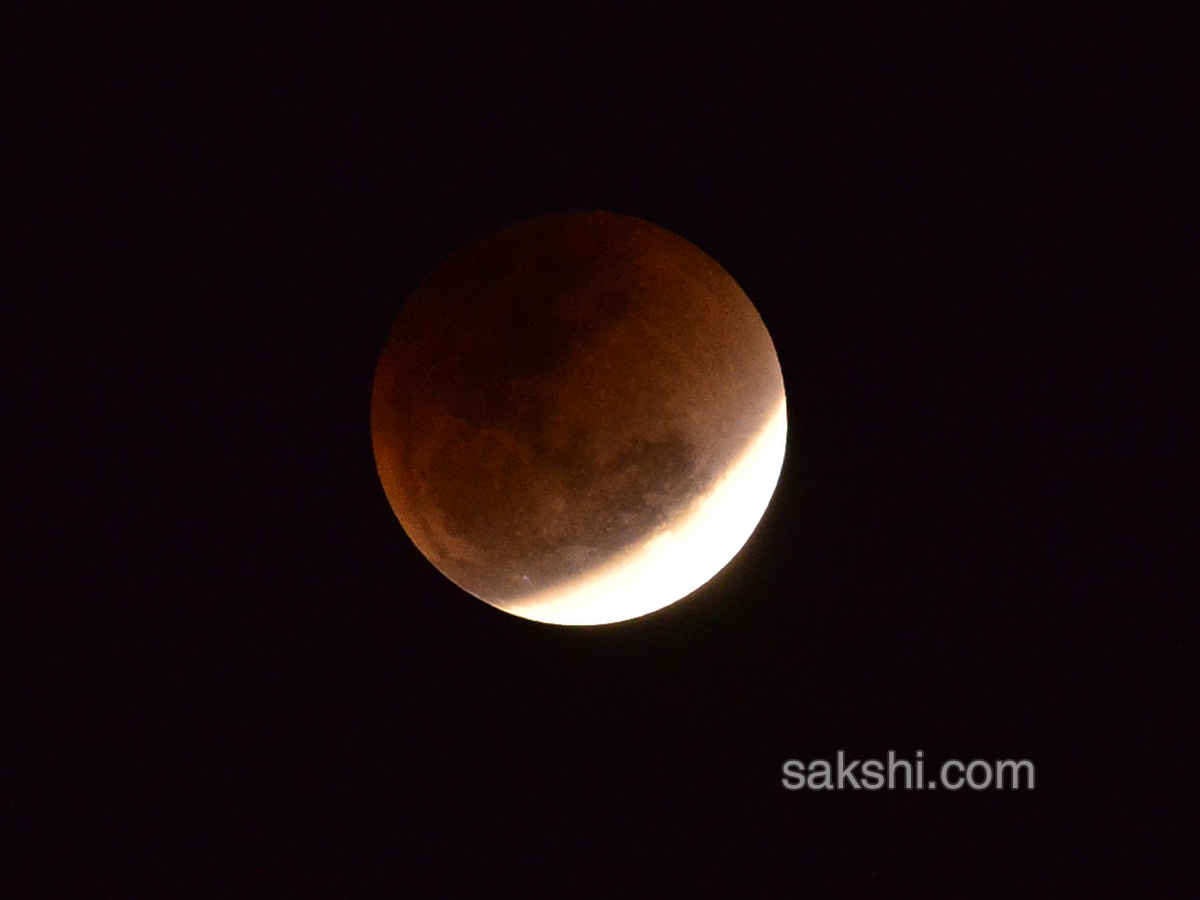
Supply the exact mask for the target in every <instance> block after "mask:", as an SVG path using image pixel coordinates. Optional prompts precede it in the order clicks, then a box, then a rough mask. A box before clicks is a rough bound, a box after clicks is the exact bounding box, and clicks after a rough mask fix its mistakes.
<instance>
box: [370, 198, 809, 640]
mask: <svg viewBox="0 0 1200 900" xmlns="http://www.w3.org/2000/svg"><path fill="white" fill-rule="evenodd" d="M786 432H787V413H786V403H785V397H784V386H783V377H782V374H781V371H780V367H779V361H778V358H777V357H776V354H775V348H774V345H773V344H772V342H771V338H770V335H769V334H768V332H767V328H766V326H765V325H764V323H763V321H762V319H761V318H760V316H759V314H758V312H757V310H756V309H755V308H754V306H753V304H752V303H751V302H750V300H749V298H748V297H747V296H746V295H745V294H744V293H743V292H742V290H741V288H740V287H739V286H738V285H737V283H736V282H735V281H734V279H733V278H732V277H731V276H730V275H729V274H728V273H727V272H726V271H725V270H724V269H723V268H721V266H720V265H718V264H717V263H716V262H715V261H714V260H713V259H711V258H710V257H709V256H708V255H707V254H705V253H704V252H703V251H701V250H700V249H699V248H697V247H696V246H694V245H693V244H691V243H689V242H688V241H686V240H684V239H683V238H681V237H679V236H678V235H675V234H673V233H671V232H669V231H667V230H665V229H662V228H659V227H657V226H655V225H652V224H650V223H648V222H644V221H642V220H640V219H636V218H632V217H629V216H622V215H615V214H611V213H603V212H572V213H565V214H558V215H551V216H544V217H541V218H537V219H532V220H529V221H525V222H521V223H518V224H516V225H513V226H510V227H508V228H505V229H503V230H501V231H499V232H497V233H495V234H492V235H489V236H487V237H484V238H483V239H481V240H479V241H477V242H476V243H474V244H472V245H470V246H468V247H467V248H465V249H464V250H462V251H460V252H459V253H457V254H455V255H454V256H452V257H451V258H450V259H448V260H447V261H446V262H445V263H443V264H442V265H441V266H440V267H438V268H437V269H436V270H435V271H434V272H433V273H432V274H431V275H430V276H429V277H428V279H427V280H426V281H425V282H424V283H423V284H422V285H421V286H420V287H419V288H418V290H417V291H416V293H415V294H414V295H413V296H412V297H411V298H410V299H409V301H408V302H407V303H406V304H405V305H404V307H403V308H402V309H401V311H400V314H399V316H398V318H397V319H396V322H395V324H394V326H393V328H392V331H391V334H390V336H389V337H388V340H387V343H386V345H385V347H384V350H383V353H382V355H381V357H380V360H379V364H378V367H377V369H376V374H375V382H374V388H373V392H372V398H371V434H372V442H373V445H374V452H375V459H376V464H377V466H378V470H379V477H380V480H381V481H382V484H383V488H384V491H385V493H386V495H387V498H388V501H389V503H390V505H391V507H392V510H393V511H394V512H395V514H396V516H397V518H398V519H399V520H400V523H401V525H402V526H403V528H404V530H405V532H406V533H407V534H408V536H409V537H410V538H411V539H412V541H413V543H414V544H416V546H417V548H418V549H419V550H420V551H421V552H422V553H423V554H424V555H425V556H426V557H427V558H428V559H429V561H430V562H432V563H433V564H434V565H435V566H436V567H437V568H438V569H439V570H440V571H441V572H442V573H443V574H444V575H446V576H447V577H448V578H449V579H450V580H451V581H453V582H454V583H455V584H457V585H458V586H459V587H461V588H463V589H464V590H466V591H468V592H469V593H471V594H473V595H474V596H476V597H478V598H480V599H481V600H484V601H486V602H487V603H489V604H491V605H492V606H495V607H497V608H499V609H501V610H504V611H505V612H509V613H513V614H515V615H518V616H522V617H524V618H528V619H533V620H537V621H541V622H548V623H554V624H564V625H595V624H603V623H609V622H617V621H622V620H625V619H630V618H634V617H637V616H641V615H645V614H647V613H650V612H654V611H655V610H658V609H661V608H662V607H664V606H667V605H669V604H671V603H673V602H675V601H677V600H679V599H681V598H683V597H685V596H687V595H688V594H690V593H692V592H693V591H695V590H696V589H697V588H699V587H700V586H702V585H703V584H705V583H706V582H707V581H709V580H710V579H711V578H712V577H713V576H714V575H716V573H717V572H719V571H720V570H721V569H722V568H724V567H725V565H726V564H727V563H728V562H729V561H730V560H731V559H732V558H733V557H734V556H735V555H736V554H737V553H738V551H739V550H740V549H741V548H742V546H743V545H744V544H745V542H746V541H747V540H748V539H749V537H750V534H751V533H752V532H753V530H754V528H755V527H756V526H757V524H758V522H759V520H760V519H761V517H762V514H763V513H764V511H765V510H766V507H767V504H768V502H769V501H770V498H771V495H772V493H773V492H774V489H775V485H776V482H777V481H778V477H779V472H780V469H781V467H782V464H783V455H784V445H785V441H786Z"/></svg>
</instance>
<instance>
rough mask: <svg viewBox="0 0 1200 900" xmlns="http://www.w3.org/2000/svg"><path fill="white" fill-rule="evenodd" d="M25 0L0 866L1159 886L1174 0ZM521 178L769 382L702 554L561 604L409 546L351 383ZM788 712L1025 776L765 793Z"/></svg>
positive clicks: (1176, 702) (1173, 383)
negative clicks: (304, 4) (625, 228)
mask: <svg viewBox="0 0 1200 900" xmlns="http://www.w3.org/2000/svg"><path fill="white" fill-rule="evenodd" d="M910 6H916V7H918V8H915V9H913V8H909V7H910ZM44 14H45V11H44V10H43V11H42V12H41V13H39V17H41V16H42V15H44ZM1192 18H1194V16H1193V17H1192ZM23 24H28V25H29V26H31V28H30V29H29V31H28V38H26V37H25V36H24V33H22V32H20V31H19V30H18V32H17V33H18V37H19V38H20V39H19V40H18V42H17V43H18V44H20V46H19V47H18V48H17V49H16V50H14V53H13V55H11V56H10V60H11V61H13V63H14V64H13V65H11V66H10V72H11V74H13V75H15V76H16V77H15V78H14V79H13V80H12V82H11V84H12V85H13V87H14V88H15V91H14V95H13V97H12V99H13V100H15V105H14V106H12V107H11V108H12V109H13V110H14V115H13V121H14V122H18V121H19V122H22V123H28V124H32V125H33V127H32V128H29V129H27V130H24V129H21V130H17V131H15V132H13V133H14V134H16V135H17V136H18V138H19V145H20V146H19V150H20V157H19V158H20V165H19V166H18V167H16V168H14V169H13V172H14V173H15V177H14V178H13V179H12V181H11V183H10V184H9V186H8V188H7V189H6V191H7V193H8V194H9V195H10V196H11V199H12V202H11V203H10V205H9V208H10V210H12V211H13V212H14V213H15V216H14V218H13V220H12V221H13V222H15V225H16V227H15V229H14V230H13V232H12V233H13V236H14V237H15V241H14V242H12V243H11V244H10V246H11V252H10V254H9V258H10V260H11V261H12V262H13V264H14V265H13V267H12V269H13V271H15V272H17V273H18V276H19V281H18V287H17V288H16V290H15V291H14V292H13V296H14V297H15V298H16V301H17V302H16V303H15V304H14V305H13V306H14V313H15V314H14V315H12V316H11V317H10V322H11V323H12V324H11V327H9V328H8V329H6V330H7V335H6V338H5V341H6V343H8V344H9V348H8V350H7V351H6V352H7V354H8V357H9V359H10V361H11V362H12V365H11V367H10V369H9V371H10V372H11V375H10V377H9V378H8V379H7V381H8V383H9V387H10V388H11V389H13V396H14V397H15V398H16V399H17V401H18V403H17V406H16V413H15V416H14V417H13V418H12V419H11V420H10V421H11V422H12V423H13V424H12V431H11V432H10V440H9V443H10V450H12V451H14V452H15V454H16V459H15V462H14V463H13V464H12V465H11V466H10V470H9V471H10V476H11V483H10V485H9V488H8V493H9V495H10V497H11V499H12V503H11V504H10V506H9V508H10V509H11V510H13V513H12V516H11V518H10V521H9V525H10V528H9V529H8V531H9V532H10V537H9V539H8V541H7V543H8V546H9V548H10V550H11V551H12V552H13V559H14V564H13V565H12V566H10V567H9V576H10V579H9V580H11V581H12V582H13V584H14V588H13V589H12V590H11V592H9V596H10V597H11V598H15V599H16V600H17V602H16V604H15V605H14V606H13V607H11V608H14V609H15V610H16V611H17V616H16V620H15V621H16V624H15V627H14V628H13V629H10V630H9V633H10V635H13V636H15V637H16V638H17V640H16V642H15V644H16V652H15V654H14V655H13V656H10V659H12V660H15V668H14V669H13V671H12V673H11V675H10V677H9V681H10V684H13V685H15V686H16V687H17V691H16V696H17V706H16V713H15V717H14V718H13V719H12V721H13V722H15V728H14V729H12V730H11V731H9V730H7V729H6V731H7V733H8V737H6V738H5V743H6V744H8V745H9V749H10V750H14V751H15V753H14V754H13V759H15V762H12V763H10V764H6V767H5V768H6V772H5V782H6V783H7V784H8V787H7V788H6V791H7V793H8V794H9V797H8V801H7V802H6V803H5V813H4V815H5V817H6V819H7V820H8V830H7V834H6V838H5V842H6V845H7V847H6V850H5V853H6V855H7V856H8V858H9V859H10V861H11V863H12V865H11V867H10V868H9V871H10V872H11V873H13V874H15V877H16V880H17V883H18V884H19V885H20V887H19V888H18V893H16V894H14V896H19V895H22V894H24V893H26V892H27V893H33V892H35V891H38V890H42V889H44V890H45V891H46V892H47V893H49V894H51V895H54V896H60V897H65V896H81V897H82V896H124V895H125V893H124V892H125V891H126V890H128V889H130V886H131V885H135V884H143V883H145V884H150V885H152V886H154V889H155V890H156V891H157V892H158V894H157V895H159V896H230V895H246V896H250V895H253V896H264V895H267V894H264V893H263V892H264V891H265V892H268V893H269V892H271V891H273V890H276V889H285V888H286V890H287V891H288V896H294V897H301V896H362V895H366V894H368V893H370V892H371V889H372V888H377V887H388V888H392V889H394V891H395V892H398V893H399V895H400V896H435V895H441V894H443V893H447V894H449V893H454V891H455V890H456V889H461V888H463V887H468V888H474V889H476V890H481V891H483V892H484V894H483V895H490V894H492V893H493V892H495V893H503V892H505V891H506V890H507V889H514V888H515V889H517V890H518V892H519V893H520V894H521V895H522V896H566V895H567V892H568V891H570V892H571V893H572V894H574V893H578V892H584V893H587V892H588V891H589V889H595V890H596V891H597V892H598V893H600V894H602V895H606V896H620V895H626V896H629V895H631V896H675V895H682V893H683V891H685V890H687V891H689V892H694V891H696V890H699V891H701V892H702V893H703V892H705V891H706V890H708V891H711V892H713V893H715V894H718V895H721V896H730V895H732V891H733V890H737V891H738V892H739V893H740V894H745V895H747V896H793V895H797V894H799V893H800V892H801V891H807V890H812V891H813V892H816V893H832V894H835V895H841V896H857V895H859V894H862V895H870V896H880V895H883V896H903V895H911V894H913V893H914V891H916V890H920V891H921V893H922V894H940V893H950V894H954V895H956V896H973V897H979V896H1005V897H1011V896H1024V895H1035V896H1039V895H1040V896H1049V895H1052V894H1061V893H1063V892H1066V893H1070V892H1071V891H1073V890H1078V889H1079V888H1080V887H1081V886H1085V885H1086V886H1088V887H1090V888H1096V887H1106V888H1108V889H1110V890H1112V891H1114V892H1116V893H1120V894H1125V893H1131V894H1142V893H1148V892H1150V891H1153V892H1154V893H1155V894H1156V895H1159V896H1166V895H1169V894H1170V893H1171V892H1172V890H1173V889H1174V888H1178V887H1180V886H1181V885H1182V883H1183V882H1182V880H1181V875H1182V873H1181V871H1180V867H1181V864H1182V863H1183V862H1184V861H1185V859H1186V856H1187V853H1188V851H1187V841H1186V840H1185V838H1186V837H1187V835H1188V828H1186V827H1183V826H1181V825H1179V824H1177V823H1179V822H1181V821H1183V820H1182V818H1181V814H1182V813H1183V812H1184V798H1185V797H1186V796H1187V794H1188V791H1189V790H1190V788H1189V787H1188V784H1189V783H1190V779H1191V776H1190V775H1189V774H1188V773H1189V771H1190V769H1191V768H1193V764H1192V763H1191V762H1190V761H1189V759H1188V758H1187V756H1186V749H1187V747H1188V742H1187V739H1186V734H1187V733H1188V731H1189V729H1190V719H1191V718H1192V717H1193V715H1194V711H1195V706H1194V694H1193V693H1192V682H1191V679H1192V664H1191V663H1189V662H1188V661H1187V660H1186V659H1185V652H1186V651H1187V650H1188V649H1189V648H1190V647H1191V646H1193V644H1192V642H1191V635H1190V634H1189V632H1187V631H1185V626H1188V625H1190V624H1191V622H1190V621H1189V620H1190V618H1191V609H1190V608H1191V606H1192V605H1193V601H1192V600H1191V599H1186V600H1185V595H1184V593H1183V591H1184V585H1183V581H1182V574H1183V567H1184V563H1185V556H1187V555H1190V554H1193V553H1194V552H1195V538H1196V535H1195V530H1194V523H1193V521H1192V519H1191V518H1189V514H1190V512H1191V508H1190V506H1189V505H1188V503H1187V501H1185V498H1184V495H1183V493H1182V491H1181V488H1180V485H1181V480H1180V476H1181V475H1182V474H1183V464H1184V459H1185V456H1186V457H1187V459H1188V460H1189V461H1191V460H1192V459H1194V456H1192V455H1191V454H1190V453H1187V452H1185V449H1184V442H1183V440H1184V426H1185V424H1186V418H1185V407H1184V403H1185V400H1186V399H1187V398H1186V396H1185V391H1184V389H1183V387H1182V385H1183V384H1184V380H1183V379H1184V375H1185V368H1184V365H1183V363H1184V361H1185V354H1186V358H1187V359H1188V361H1189V362H1190V361H1191V360H1193V359H1194V352H1195V332H1193V331H1189V330H1188V329H1187V328H1185V325H1184V321H1185V320H1184V316H1185V313H1186V312H1187V311H1188V308H1189V307H1190V306H1192V305H1194V303H1195V298H1196V291H1197V288H1198V287H1200V265H1198V255H1197V254H1198V252H1200V229H1198V228H1197V225H1198V219H1197V216H1196V205H1195V200H1196V195H1195V193H1194V192H1193V190H1192V181H1193V179H1194V176H1193V174H1192V173H1193V170H1194V168H1195V166H1196V160H1197V158H1198V157H1197V154H1196V151H1197V149H1198V147H1197V140H1196V138H1197V129H1196V110H1195V107H1194V105H1193V102H1194V100H1195V99H1196V98H1195V91H1194V84H1195V82H1194V81H1193V80H1192V77H1191V74H1192V73H1191V72H1190V71H1189V69H1188V67H1187V66H1186V61H1187V57H1188V52H1189V47H1188V44H1187V38H1186V35H1187V34H1189V32H1190V28H1191V27H1194V26H1195V25H1196V24H1197V23H1195V22H1192V21H1189V20H1187V19H1185V18H1184V17H1180V18H1179V19H1178V20H1173V21H1167V20H1166V19H1152V18H1151V17H1148V16H1143V15H1141V14H1134V13H1132V12H1130V11H1128V9H1126V10H1122V9H1121V8H1119V7H1113V6H1105V5H1103V4H1093V5H1091V6H1090V7H1089V8H1087V9H1074V10H1071V11H1069V12H1068V11H1066V10H1044V11H1042V12H1039V13H1037V14H1033V15H1030V16H1027V17H1023V18H1018V17H1016V16H1014V15H1011V14H1005V13H994V14H989V15H988V16H984V15H981V14H979V13H972V14H971V15H970V16H969V17H968V16H967V15H966V14H964V13H962V12H959V13H957V14H943V13H935V12H933V11H931V10H930V8H929V7H927V6H924V5H909V4H906V5H904V6H903V8H901V7H897V8H895V9H892V10H890V11H885V10H876V11H872V12H871V13H866V12H862V11H861V10H860V11H858V12H855V13H851V11H850V8H849V7H848V6H845V5H838V4H817V5H808V6H805V7H804V8H803V9H798V8H791V7H788V8H787V11H786V12H776V13H774V14H772V15H770V16H765V17H764V16H763V15H761V14H759V13H758V12H756V11H754V10H751V9H749V8H744V7H743V8H738V7H734V8H730V9H727V10H725V11H723V12H715V11H713V7H711V6H706V5H703V4H692V5H689V6H671V5H666V4H645V5H643V6H640V7H638V8H637V9H636V10H626V9H621V8H618V7H617V6H616V5H613V6H611V7H608V8H606V9H601V10H594V11H593V10H585V9H582V8H579V7H576V6H573V5H568V6H563V7H562V8H561V9H560V10H559V11H558V12H557V13H552V14H547V15H539V16H535V15H527V14H525V13H522V12H518V11H516V10H514V9H508V8H502V7H501V6H500V5H495V6H494V7H493V8H491V9H486V8H479V7H475V6H467V5H456V4H438V5H437V6H436V7H434V6H431V7H429V8H428V9H424V10H422V9H418V8H416V7H407V8H406V9H405V11H404V12H396V11H392V12H388V13H378V14H377V13H370V14H368V13H365V12H354V13H348V12H344V11H340V10H337V9H334V8H328V9H325V10H319V11H318V10H312V9H303V10H302V9H299V8H292V9H288V10H278V11H274V12H269V13H268V12H262V13H251V12H245V11H243V12H238V13H229V12H220V13H218V12H215V11H209V12H206V13H204V14H202V15H196V16H185V15H183V14H181V13H179V12H178V11H177V10H175V9H173V8H171V7H167V6H164V7H162V8H161V10H160V11H159V12H156V13H152V12H145V11H143V12H139V13H132V12H127V11H120V10H114V9H106V10H104V11H99V12H81V11H79V10H78V9H64V10H61V11H59V12H58V13H56V14H54V15H45V18H42V19H41V20H40V21H37V22H33V21H30V22H27V23H23ZM572 208H592V209H605V210H610V211H613V212H619V213H625V214H629V215H634V216H638V217H641V218H644V219H647V220H649V221H651V222H654V223H656V224H658V225H661V226H664V227H666V228H669V229H671V230H673V231H675V232H677V233H678V234H680V235H682V236H683V237H685V238H687V239H688V240H690V241H692V242H694V243H696V244H697V245H698V246H700V247H701V248H702V249H704V250H705V251H706V252H708V253H709V254H710V255H712V256H713V257H714V258H715V259H716V260H717V261H718V262H720V263H721V264H722V265H723V266H724V267H725V268H726V269H727V270H728V271H729V272H730V273H731V274H732V275H733V276H734V277H735V278H736V279H737V280H738V281H739V283H740V284H741V285H742V287H743V288H744V289H745V291H746V292H747V294H748V295H749V296H750V297H751V299H752V300H753V301H754V302H755V304H756V305H757V307H758V309H759V311H760V312H761V314H762V316H763V318H764V320H765V322H766V323H767V326H768V328H769V329H770V331H771V333H772V336H773V338H774V340H775V343H776V347H777V349H778V352H779V356H780V361H781V364H782V366H783V372H784V378H785V382H786V386H787V390H788V404H789V435H788V455H787V459H786V461H785V464H784V470H783V474H782V477H781V480H780V484H779V487H778V490H777V492H776V495H775V498H774V500H773V501H772V505H771V507H770V509H769V510H768V512H767V514H766V516H765V518H764V520H763V522H762V523H761V525H760V526H759V529H758V530H757V531H756V533H755V535H754V536H753V537H752V539H751V541H750V542H749V544H748V545H747V547H746V548H745V550H744V551H743V552H742V554H741V555H739V556H738V557H737V559H736V560H735V561H734V562H733V563H732V564H731V565H730V566H729V567H728V568H727V569H726V570H725V571H723V572H722V573H721V574H720V575H719V576H718V577H717V578H715V579H714V580H713V581H712V582H711V583H710V584H709V585H707V586H706V587H704V588H703V589H701V590H700V591H699V592H697V593H696V594H695V595H693V596H692V597H691V598H689V599H688V600H686V601H684V602H681V603H679V604H677V605H675V606H673V607H670V608H668V609H666V610H664V611H662V612H659V613H656V614H654V615H652V616H649V617H646V618H644V619H641V620H635V621H632V622H628V623H623V624H618V625H612V626H604V627H598V628H587V629H568V628H561V627H552V626H545V625H539V624H536V623H532V622H526V621H524V620H520V619H517V618H515V617H512V616H508V615H505V614H503V613H500V612H497V611H495V610H493V609H492V608H490V607H488V606H486V605H485V604H483V603H481V602H479V601H478V600H475V599H473V598H471V597H470V596H468V595H466V594H464V593H463V592H461V591H459V590H458V589H457V588H455V587H454V586H453V585H452V584H451V583H450V582H448V581H447V580H445V579H444V578H443V577H442V576H440V575H439V574H438V573H437V572H436V571H435V570H434V569H433V568H432V566H430V565H429V564H428V563H427V562H426V561H425V560H424V559H423V558H422V557H421V556H420V554H419V553H418V552H417V551H416V549H415V548H414V547H413V546H412V545H411V543H410V542H409V541H408V540H407V538H406V537H405V536H404V534H403V531H402V529H401V528H400V526H399V524H398V523H397V521H396V520H395V518H394V516H393V515H392V513H391V511H390V510H389V508H388V506H387V503H386V501H385V498H384V496H383V492H382V490H381V488H380V485H379V482H378V479H377V477H376V474H375V470H374V461H373V458H372V454H371V447H370V435H369V421H368V403H369V396H370V387H371V379H372V376H373V370H374V365H375V362H376V360H377V358H378V354H379V351H380V349H381V347H382V344H383V340H384V338H385V336H386V334H387V330H388V328H389V327H390V324H391V321H392V319H393V318H394V317H395V315H396V313H397V311H398V310H399V308H400V305H401V304H402V302H403V300H404V298H405V297H406V296H407V295H408V294H409V293H411V292H412V291H413V290H414V289H415V288H416V286H417V285H418V284H419V283H420V281H421V279H422V278H423V277H424V276H425V275H427V274H428V273H429V272H430V271H431V270H432V269H433V268H434V267H435V266H436V265H437V264H438V262H440V261H441V260H442V259H444V258H445V257H446V256H447V255H448V254H449V253H451V252H453V251H454V250H456V249H458V248H460V247H461V246H463V245H464V244H466V243H468V242H470V241H471V240H474V239H475V238H477V237H480V236H482V235H483V234H485V233H487V232H489V231H491V230H494V229H496V228H499V227H501V226H503V225H505V224H508V223H510V222H512V221H515V220H517V219H521V218H525V217H528V216H532V215H537V214H541V213H546V212H552V211H557V210H563V209H572ZM1192 408H1194V406H1193V407H1192ZM13 575H15V576H16V577H15V579H12V578H11V576H13ZM6 605H7V604H6ZM839 749H842V750H845V751H846V752H847V754H848V755H849V756H851V757H858V758H867V757H877V758H878V757H883V756H885V755H886V753H887V751H888V750H889V749H894V750H895V751H896V752H897V754H898V755H900V756H902V757H905V758H908V759H912V758H913V756H914V752H915V751H916V750H917V749H921V750H923V751H924V752H925V756H926V759H927V760H930V761H931V762H933V763H935V764H936V763H939V762H940V761H941V760H944V759H947V758H950V757H956V758H959V759H964V760H970V759H974V758H977V757H982V758H985V759H996V758H1009V757H1012V758H1028V759H1030V760H1032V761H1033V762H1034V763H1035V764H1036V767H1037V786H1036V790H1034V791H1032V792H1004V793H999V792H996V791H987V792H978V793H976V792H973V791H969V790H963V791H960V792H957V793H951V792H948V791H944V790H941V791H933V792H930V791H923V792H916V791H913V792H903V791H897V792H887V791H883V792H879V793H868V792H857V793H855V792H850V791H843V792H836V793H824V794H821V793H815V792H811V791H800V792H795V793H793V792H789V791H785V790H783V788H782V786H781V784H780V775H781V772H780V766H781V764H782V762H783V761H784V760H785V759H788V758H800V759H803V760H811V759H814V758H826V759H832V758H833V757H834V755H835V754H836V751H837V750H839ZM251 886H252V888H253V890H251ZM617 891H620V894H617V893H616V892H617ZM474 895H475V896H480V895H481V894H479V893H476V894H474Z"/></svg>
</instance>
